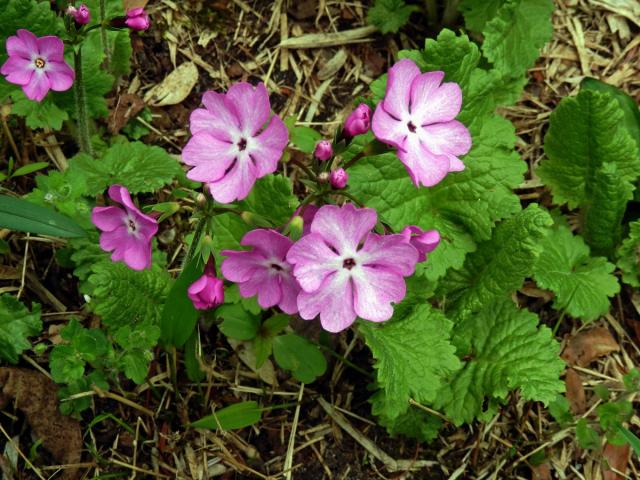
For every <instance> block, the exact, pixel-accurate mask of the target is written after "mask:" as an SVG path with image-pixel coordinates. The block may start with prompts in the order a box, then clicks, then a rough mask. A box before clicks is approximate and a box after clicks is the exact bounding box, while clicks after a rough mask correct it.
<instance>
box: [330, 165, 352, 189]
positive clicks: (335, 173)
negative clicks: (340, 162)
mask: <svg viewBox="0 0 640 480" xmlns="http://www.w3.org/2000/svg"><path fill="white" fill-rule="evenodd" d="M348 181H349V174H348V173H347V172H346V171H345V169H344V168H336V169H335V170H332V171H331V173H330V174H329V183H330V184H331V186H332V187H333V188H335V189H336V190H342V189H343V188H344V187H346V186H347V182H348Z"/></svg>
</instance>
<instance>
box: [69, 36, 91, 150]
mask: <svg viewBox="0 0 640 480" xmlns="http://www.w3.org/2000/svg"><path fill="white" fill-rule="evenodd" d="M73 65H74V67H75V70H76V81H75V88H74V92H75V101H76V113H77V116H78V140H79V143H80V150H81V151H82V152H84V153H88V154H89V155H91V156H92V157H93V155H94V154H93V146H92V145H91V135H90V133H89V113H88V112H87V97H86V92H85V89H84V81H83V78H82V46H80V47H79V48H78V49H77V51H75V52H74V54H73Z"/></svg>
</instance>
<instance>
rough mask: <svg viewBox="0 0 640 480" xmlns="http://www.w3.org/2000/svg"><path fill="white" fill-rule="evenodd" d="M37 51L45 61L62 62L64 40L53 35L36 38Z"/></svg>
mask: <svg viewBox="0 0 640 480" xmlns="http://www.w3.org/2000/svg"><path fill="white" fill-rule="evenodd" d="M37 43H38V52H39V54H40V55H41V56H42V57H43V58H44V59H45V61H46V62H64V42H63V41H62V40H61V39H59V38H58V37H55V36H53V35H47V36H46V37H40V38H38V39H37Z"/></svg>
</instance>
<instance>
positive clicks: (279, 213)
mask: <svg viewBox="0 0 640 480" xmlns="http://www.w3.org/2000/svg"><path fill="white" fill-rule="evenodd" d="M299 203H300V202H299V201H298V198H297V197H296V196H295V195H294V194H293V187H292V185H291V180H289V178H287V177H283V176H282V175H267V176H266V177H262V178H261V179H259V180H258V181H257V182H256V184H255V185H254V187H253V189H252V190H251V193H250V194H249V196H248V197H247V198H246V199H245V200H243V201H242V202H239V203H238V208H239V209H240V210H243V211H248V212H251V213H254V214H256V215H259V216H260V217H262V218H265V219H268V220H269V221H270V223H271V224H272V226H273V227H279V226H281V225H284V224H285V223H287V222H288V221H289V219H290V218H291V215H293V212H294V210H295V209H296V207H297V206H298V204H299Z"/></svg>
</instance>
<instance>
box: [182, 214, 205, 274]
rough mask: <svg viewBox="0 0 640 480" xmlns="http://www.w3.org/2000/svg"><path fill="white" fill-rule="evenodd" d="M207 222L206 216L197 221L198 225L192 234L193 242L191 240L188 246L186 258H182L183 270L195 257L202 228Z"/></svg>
mask: <svg viewBox="0 0 640 480" xmlns="http://www.w3.org/2000/svg"><path fill="white" fill-rule="evenodd" d="M207 220H208V219H207V216H206V215H203V216H202V217H200V219H199V220H198V223H197V224H196V229H195V230H194V232H193V240H191V245H190V246H189V250H188V251H187V256H186V257H185V258H184V262H183V264H182V266H183V268H184V267H185V266H186V265H187V264H188V263H189V262H190V261H191V260H193V257H195V255H196V252H197V250H198V244H199V243H200V238H201V237H202V233H203V232H204V227H205V225H206V224H207Z"/></svg>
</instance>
